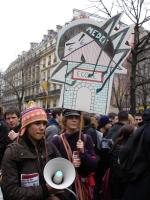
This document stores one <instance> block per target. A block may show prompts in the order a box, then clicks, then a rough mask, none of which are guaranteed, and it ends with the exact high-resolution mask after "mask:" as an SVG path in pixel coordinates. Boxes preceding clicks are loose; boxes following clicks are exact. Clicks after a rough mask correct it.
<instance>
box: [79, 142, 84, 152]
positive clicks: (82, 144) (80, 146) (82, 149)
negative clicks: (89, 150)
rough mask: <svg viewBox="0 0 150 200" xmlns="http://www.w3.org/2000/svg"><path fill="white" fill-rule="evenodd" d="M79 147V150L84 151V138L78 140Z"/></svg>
mask: <svg viewBox="0 0 150 200" xmlns="http://www.w3.org/2000/svg"><path fill="white" fill-rule="evenodd" d="M77 149H78V151H79V152H81V153H84V142H83V141H82V140H78V142H77Z"/></svg>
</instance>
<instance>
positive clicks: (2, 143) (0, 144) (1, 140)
mask: <svg viewBox="0 0 150 200" xmlns="http://www.w3.org/2000/svg"><path fill="white" fill-rule="evenodd" d="M7 133H8V129H7V125H6V124H5V122H4V120H3V119H2V118H0V166H1V161H2V158H3V155H4V151H5V149H6V146H7ZM0 168H1V167H0Z"/></svg>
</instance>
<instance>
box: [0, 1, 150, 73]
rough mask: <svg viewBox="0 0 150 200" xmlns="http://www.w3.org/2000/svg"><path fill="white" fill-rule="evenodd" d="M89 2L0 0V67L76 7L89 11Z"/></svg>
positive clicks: (54, 27)
mask: <svg viewBox="0 0 150 200" xmlns="http://www.w3.org/2000/svg"><path fill="white" fill-rule="evenodd" d="M147 1H149V0H147ZM109 4H110V3H109V1H108V5H109ZM90 6H92V5H91V3H89V1H88V0H0V71H1V70H5V69H6V68H7V67H8V66H9V64H10V63H11V62H13V61H14V60H15V59H16V58H17V56H18V55H19V54H21V52H22V51H28V50H29V48H30V42H40V41H41V40H42V38H43V35H44V34H47V30H49V29H54V30H56V25H63V24H64V23H65V22H67V21H70V20H71V19H72V16H73V8H77V9H80V10H84V9H85V11H88V12H90V10H89V9H87V8H88V7H90Z"/></svg>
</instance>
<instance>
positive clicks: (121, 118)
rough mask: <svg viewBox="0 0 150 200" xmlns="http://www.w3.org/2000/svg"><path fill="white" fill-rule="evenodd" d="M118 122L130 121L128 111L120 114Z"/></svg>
mask: <svg viewBox="0 0 150 200" xmlns="http://www.w3.org/2000/svg"><path fill="white" fill-rule="evenodd" d="M118 121H119V122H122V121H128V113H127V112H126V111H120V112H119V113H118Z"/></svg>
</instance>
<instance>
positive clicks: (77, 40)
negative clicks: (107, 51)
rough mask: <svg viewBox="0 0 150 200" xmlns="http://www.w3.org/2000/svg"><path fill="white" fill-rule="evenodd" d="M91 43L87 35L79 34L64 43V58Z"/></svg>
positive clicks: (91, 39)
mask: <svg viewBox="0 0 150 200" xmlns="http://www.w3.org/2000/svg"><path fill="white" fill-rule="evenodd" d="M92 41H93V38H91V37H90V36H89V35H88V34H86V33H84V32H80V33H79V34H77V35H76V36H74V37H73V38H71V39H70V40H68V41H67V42H66V43H65V52H64V57H65V56H67V55H69V54H70V53H72V52H74V51H76V50H78V49H80V48H81V47H83V46H85V45H86V44H89V43H90V42H92Z"/></svg>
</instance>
